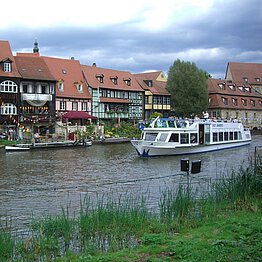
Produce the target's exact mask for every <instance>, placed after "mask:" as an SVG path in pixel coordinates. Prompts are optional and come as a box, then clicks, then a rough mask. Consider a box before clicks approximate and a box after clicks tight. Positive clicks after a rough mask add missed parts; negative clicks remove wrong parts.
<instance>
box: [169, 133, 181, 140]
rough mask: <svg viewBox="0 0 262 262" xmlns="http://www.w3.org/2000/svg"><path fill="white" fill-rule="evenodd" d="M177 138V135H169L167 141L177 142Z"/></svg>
mask: <svg viewBox="0 0 262 262" xmlns="http://www.w3.org/2000/svg"><path fill="white" fill-rule="evenodd" d="M178 141H179V138H178V134H174V133H173V134H171V136H170V138H169V141H168V142H178Z"/></svg>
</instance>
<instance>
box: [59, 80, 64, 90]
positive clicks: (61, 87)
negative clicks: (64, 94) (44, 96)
mask: <svg viewBox="0 0 262 262" xmlns="http://www.w3.org/2000/svg"><path fill="white" fill-rule="evenodd" d="M58 90H59V91H64V81H60V82H59V83H58Z"/></svg>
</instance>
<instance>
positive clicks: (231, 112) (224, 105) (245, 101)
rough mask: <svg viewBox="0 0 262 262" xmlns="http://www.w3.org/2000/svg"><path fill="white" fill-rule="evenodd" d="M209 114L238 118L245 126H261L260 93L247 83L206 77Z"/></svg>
mask: <svg viewBox="0 0 262 262" xmlns="http://www.w3.org/2000/svg"><path fill="white" fill-rule="evenodd" d="M208 94H209V108H208V109H209V116H210V117H212V118H216V119H228V120H229V119H231V120H232V119H240V120H241V121H242V122H243V124H244V125H245V126H246V127H250V128H261V127H262V94H261V93H259V92H257V91H256V90H255V89H254V88H253V87H252V86H251V85H249V84H247V83H234V82H232V81H231V80H229V81H227V80H221V79H214V78H209V79H208Z"/></svg>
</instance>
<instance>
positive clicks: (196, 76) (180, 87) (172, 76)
mask: <svg viewBox="0 0 262 262" xmlns="http://www.w3.org/2000/svg"><path fill="white" fill-rule="evenodd" d="M207 76H208V73H207V72H205V71H203V70H201V69H199V68H197V66H196V65H195V63H190V62H184V61H180V60H179V59H177V60H176V61H175V62H174V64H173V66H171V67H170V69H169V72H168V80H167V90H168V91H169V92H170V94H171V105H172V107H173V108H174V109H175V113H176V115H178V116H182V117H191V116H192V115H202V113H203V111H206V110H207V108H208V90H207Z"/></svg>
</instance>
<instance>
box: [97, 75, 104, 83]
mask: <svg viewBox="0 0 262 262" xmlns="http://www.w3.org/2000/svg"><path fill="white" fill-rule="evenodd" d="M96 78H97V80H98V81H99V82H100V83H104V75H103V74H101V75H96Z"/></svg>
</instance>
